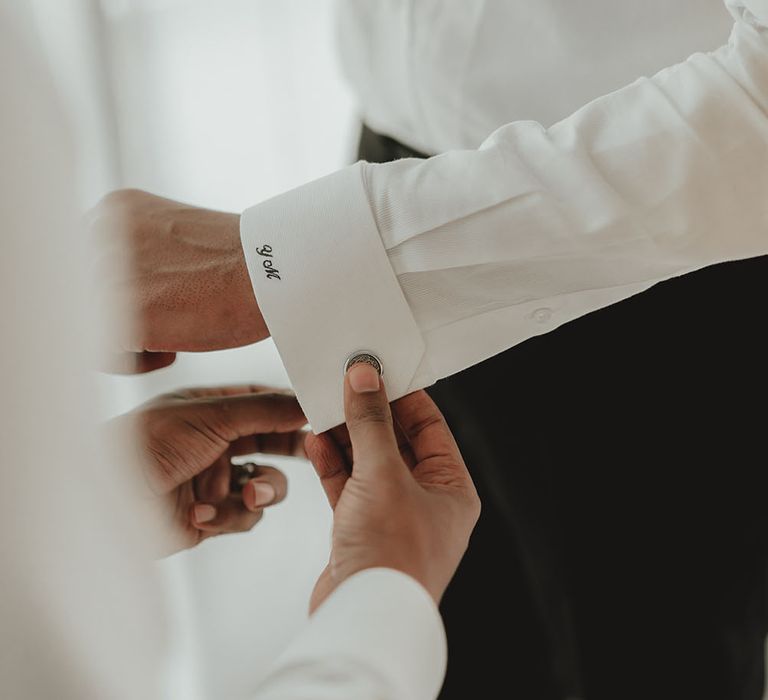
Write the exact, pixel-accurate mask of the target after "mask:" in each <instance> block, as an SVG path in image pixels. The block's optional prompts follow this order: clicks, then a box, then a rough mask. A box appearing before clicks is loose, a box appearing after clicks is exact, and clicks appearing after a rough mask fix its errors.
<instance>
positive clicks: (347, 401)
mask: <svg viewBox="0 0 768 700" xmlns="http://www.w3.org/2000/svg"><path fill="white" fill-rule="evenodd" d="M344 415H345V417H346V421H347V429H348V430H349V438H350V442H351V443H352V457H353V462H354V467H355V468H358V469H359V468H362V469H366V470H368V469H373V470H376V469H378V468H380V467H381V466H382V465H384V464H386V462H387V460H389V459H391V458H392V457H393V456H395V457H397V459H400V453H399V451H398V448H397V439H396V437H395V430H394V426H393V423H392V412H391V411H390V408H389V402H388V400H387V392H386V391H385V390H384V384H383V382H382V381H381V377H380V376H379V372H378V371H377V370H376V369H375V368H374V367H373V366H371V365H370V364H368V363H367V362H364V361H363V362H358V363H356V364H353V365H352V366H351V367H350V368H349V370H348V371H347V374H346V376H345V378H344Z"/></svg>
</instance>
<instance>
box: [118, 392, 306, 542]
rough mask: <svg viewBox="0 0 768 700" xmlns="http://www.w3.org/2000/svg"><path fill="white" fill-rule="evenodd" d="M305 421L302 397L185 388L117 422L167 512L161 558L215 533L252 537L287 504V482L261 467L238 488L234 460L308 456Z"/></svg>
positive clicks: (153, 497) (154, 495)
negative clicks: (268, 511) (274, 509)
mask: <svg viewBox="0 0 768 700" xmlns="http://www.w3.org/2000/svg"><path fill="white" fill-rule="evenodd" d="M305 424H306V418H305V417H304V414H303V413H302V411H301V408H300V407H299V404H298V402H297V401H296V399H295V398H294V397H292V396H290V395H287V394H283V393H275V392H274V390H270V389H268V388H265V387H258V386H243V387H221V388H202V389H186V390H183V391H179V392H176V393H172V394H165V395H163V396H160V397H158V398H156V399H153V400H152V401H150V402H149V403H147V404H145V405H143V406H141V407H139V408H138V409H136V410H135V411H134V412H132V413H129V414H127V415H126V416H121V417H120V418H117V419H115V420H114V421H113V423H112V426H111V427H112V429H113V430H120V431H125V430H128V431H132V432H133V435H134V439H135V440H137V441H138V451H139V457H140V459H141V463H142V465H143V467H144V469H145V474H144V475H145V477H146V478H145V482H146V486H147V488H146V494H145V495H146V497H147V498H148V499H150V500H152V501H154V502H155V503H156V505H157V506H158V508H159V510H160V511H161V515H162V520H163V523H164V524H163V529H164V532H162V533H158V542H162V545H161V546H159V547H158V549H159V550H160V551H159V552H158V554H161V555H167V554H171V553H173V552H176V551H179V550H181V549H186V548H189V547H193V546H195V545H197V544H199V543H200V542H202V541H203V540H204V539H207V538H209V537H214V536H216V535H221V534H226V533H231V532H245V531H247V530H250V529H251V528H252V527H253V526H254V525H255V524H256V523H257V522H258V521H259V520H260V519H261V517H262V515H263V509H264V508H265V507H267V506H270V505H274V504H276V503H279V502H280V501H282V500H283V499H284V498H285V496H286V493H287V482H286V479H285V476H284V475H283V474H282V473H281V472H279V471H278V470H277V469H274V468H273V467H268V466H262V465H255V466H254V472H253V478H252V479H251V480H250V481H248V483H246V484H245V485H244V486H243V487H242V491H239V490H238V491H233V490H232V489H231V470H232V467H231V461H230V460H231V458H232V457H237V456H240V455H247V454H253V453H261V454H274V455H289V456H296V457H303V456H305V453H304V449H303V442H304V433H303V432H301V430H300V428H302V426H304V425H305Z"/></svg>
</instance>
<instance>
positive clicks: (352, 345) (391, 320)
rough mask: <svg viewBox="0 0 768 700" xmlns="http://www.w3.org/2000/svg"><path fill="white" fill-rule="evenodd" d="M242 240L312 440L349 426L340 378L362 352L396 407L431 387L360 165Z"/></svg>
mask: <svg viewBox="0 0 768 700" xmlns="http://www.w3.org/2000/svg"><path fill="white" fill-rule="evenodd" d="M240 231H241V236H242V241H243V249H244V251H245V258H246V262H247V264H248V270H249V272H250V275H251V281H252V283H253V289H254V292H255V293H256V299H257V300H258V302H259V307H260V308H261V312H262V314H263V315H264V320H265V321H266V323H267V326H268V327H269V330H270V333H271V334H272V338H273V339H274V341H275V345H276V346H277V350H278V352H279V353H280V357H281V358H282V360H283V363H284V364H285V367H286V370H287V371H288V376H289V377H290V380H291V383H292V385H293V388H294V390H295V391H296V395H297V397H298V399H299V402H300V403H301V405H302V408H303V409H304V412H305V414H306V416H307V418H308V419H309V422H310V424H311V425H312V429H313V430H314V431H315V432H322V431H324V430H327V429H329V428H332V427H333V426H334V425H338V424H339V423H342V422H343V420H344V409H343V401H342V398H343V391H342V381H341V376H342V368H343V366H344V362H345V360H346V359H347V358H348V357H350V356H351V355H353V354H355V353H359V352H360V351H361V350H360V349H361V348H365V349H366V351H367V352H370V353H371V354H373V355H375V356H376V357H377V358H380V362H381V364H382V365H383V366H385V367H386V368H387V378H386V388H387V393H388V395H389V397H390V398H391V399H393V400H394V399H396V398H399V397H400V396H403V395H405V394H406V393H408V392H410V391H414V390H415V389H419V388H422V387H423V386H427V385H429V384H431V383H432V381H434V380H433V378H432V375H431V373H430V372H429V371H428V369H427V368H426V365H425V362H424V354H425V346H424V340H423V338H422V335H421V332H420V330H419V328H418V326H417V325H416V322H415V321H414V318H413V314H412V313H411V309H410V307H409V305H408V303H407V302H406V300H405V298H404V296H403V293H402V291H401V289H400V285H399V284H398V281H397V278H396V277H395V274H394V272H393V270H392V266H391V265H390V263H389V259H388V257H387V253H386V251H385V249H384V246H383V245H382V242H381V238H380V236H379V232H378V229H377V228H376V224H375V222H374V220H373V217H372V215H371V211H370V207H369V205H368V198H367V196H366V193H365V188H364V186H363V182H362V166H361V164H357V165H353V166H350V167H349V168H345V169H344V170H341V171H339V172H336V173H334V174H332V175H329V176H327V177H325V178H322V179H320V180H317V181H315V182H312V183H310V184H308V185H305V186H303V187H301V188H299V189H298V190H294V191H292V192H289V193H286V194H284V195H280V196H279V197H275V198H274V199H271V200H269V201H267V202H264V203H262V204H259V205H257V206H255V207H252V208H251V209H248V210H247V211H246V212H245V213H244V214H243V216H242V219H241V222H240ZM363 290H364V292H365V293H363Z"/></svg>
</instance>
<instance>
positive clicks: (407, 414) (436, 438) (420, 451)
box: [392, 391, 461, 462]
mask: <svg viewBox="0 0 768 700" xmlns="http://www.w3.org/2000/svg"><path fill="white" fill-rule="evenodd" d="M392 411H393V413H394V415H395V418H396V420H397V422H398V425H399V426H400V428H401V429H402V431H403V433H404V434H405V437H406V438H407V439H408V442H409V444H410V446H411V449H412V450H413V454H414V457H415V458H416V461H418V462H422V461H424V460H425V459H429V458H430V457H435V456H444V455H451V456H454V457H459V458H460V457H461V455H460V453H459V448H458V446H457V445H456V441H455V440H454V439H453V434H452V433H451V431H450V429H449V428H448V424H447V423H446V422H445V419H444V418H443V414H442V413H440V409H439V408H438V407H437V406H436V405H435V402H434V401H432V399H431V398H429V396H428V395H427V393H426V392H425V391H416V392H414V393H412V394H408V395H407V396H404V397H403V398H401V399H398V400H397V401H395V402H394V403H393V404H392Z"/></svg>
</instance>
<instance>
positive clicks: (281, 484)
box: [242, 464, 288, 512]
mask: <svg viewBox="0 0 768 700" xmlns="http://www.w3.org/2000/svg"><path fill="white" fill-rule="evenodd" d="M253 474H254V477H253V478H252V479H251V480H250V481H249V482H248V483H247V484H246V485H245V486H243V493H242V499H243V503H244V504H245V507H246V508H248V510H250V511H254V512H255V511H257V510H259V509H261V508H266V507H267V506H273V505H275V504H277V503H280V502H281V501H283V500H285V497H286V496H287V495H288V479H286V478H285V474H283V472H281V471H280V470H279V469H275V468H274V467H266V466H262V465H260V464H256V465H254V470H253Z"/></svg>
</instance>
